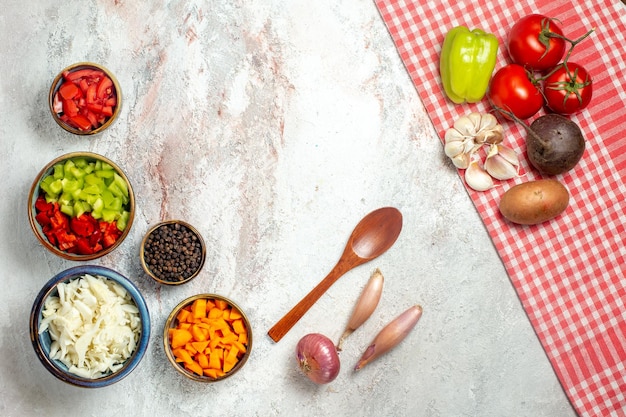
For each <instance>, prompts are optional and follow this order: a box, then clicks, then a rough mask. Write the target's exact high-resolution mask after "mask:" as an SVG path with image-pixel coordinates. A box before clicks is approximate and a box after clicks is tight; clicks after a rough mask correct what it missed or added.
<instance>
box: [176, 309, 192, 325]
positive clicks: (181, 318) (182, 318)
mask: <svg viewBox="0 0 626 417" xmlns="http://www.w3.org/2000/svg"><path fill="white" fill-rule="evenodd" d="M189 316H190V314H189V311H187V310H185V309H182V310H180V312H179V313H178V315H177V316H176V320H178V322H179V323H185V322H186V321H187V319H188V318H189Z"/></svg>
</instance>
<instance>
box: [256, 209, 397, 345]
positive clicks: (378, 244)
mask: <svg viewBox="0 0 626 417" xmlns="http://www.w3.org/2000/svg"><path fill="white" fill-rule="evenodd" d="M400 230H402V213H400V211H399V210H398V209H396V208H394V207H383V208H379V209H378V210H374V211H372V212H371V213H369V214H368V215H367V216H365V217H364V218H363V219H362V220H361V221H360V222H359V224H357V225H356V227H355V228H354V231H353V232H352V234H351V235H350V238H349V239H348V243H347V244H346V248H345V249H344V251H343V255H341V258H340V259H339V261H338V262H337V264H336V265H335V267H334V268H333V269H332V270H331V271H330V273H329V274H328V275H327V276H326V278H324V279H323V280H322V281H321V282H320V283H319V284H317V286H316V287H315V288H313V289H312V290H311V292H309V293H308V294H307V295H306V296H305V297H304V298H303V299H302V300H301V301H300V302H299V303H298V304H296V305H295V306H294V307H293V308H292V309H291V310H290V311H289V312H288V313H287V314H285V316H284V317H283V318H282V319H280V320H279V321H278V322H277V323H276V324H275V325H274V327H272V328H271V329H270V330H269V331H268V332H267V334H268V335H269V336H270V337H271V338H272V340H274V342H278V341H279V340H280V339H282V338H283V336H284V335H285V334H287V332H288V331H289V330H290V329H291V328H292V327H293V326H294V324H296V323H297V322H298V320H300V318H302V316H304V313H306V312H307V311H308V310H309V308H311V306H312V305H313V304H315V302H316V301H317V300H318V299H319V298H320V297H321V296H322V295H323V294H324V293H325V292H326V290H328V289H329V288H330V286H331V285H333V284H334V283H335V281H337V280H338V279H339V277H341V276H342V275H343V274H345V273H346V272H348V271H349V270H351V269H352V268H354V267H357V266H359V265H361V264H364V263H366V262H368V261H371V260H372V259H374V258H377V257H379V256H380V255H382V254H383V253H385V252H386V251H387V249H389V248H390V247H391V246H392V245H393V244H394V243H395V241H396V239H398V235H400Z"/></svg>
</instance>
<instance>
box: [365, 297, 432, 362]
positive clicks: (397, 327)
mask: <svg viewBox="0 0 626 417" xmlns="http://www.w3.org/2000/svg"><path fill="white" fill-rule="evenodd" d="M420 317H422V307H421V306H420V305H414V306H412V307H410V308H409V309H408V310H406V311H405V312H404V313H402V314H400V315H399V316H398V317H396V318H395V319H393V320H392V321H391V322H390V323H389V324H387V325H386V326H385V327H384V328H383V329H382V330H381V331H380V332H379V333H378V334H377V335H376V337H375V338H374V340H373V341H372V343H370V345H369V347H368V348H367V349H366V350H365V352H364V353H363V356H361V359H359V362H358V363H357V364H356V366H355V367H354V370H355V371H358V370H359V369H361V368H363V367H364V366H365V365H367V364H368V363H370V362H371V361H373V360H374V359H376V358H378V357H379V356H381V355H383V354H384V353H386V352H387V351H389V350H391V348H393V347H395V346H396V345H397V344H398V343H400V342H401V341H402V340H404V338H405V337H406V336H407V335H408V334H409V333H410V332H411V330H413V328H414V327H415V325H416V324H417V322H418V321H419V319H420Z"/></svg>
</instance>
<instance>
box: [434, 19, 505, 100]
mask: <svg viewBox="0 0 626 417" xmlns="http://www.w3.org/2000/svg"><path fill="white" fill-rule="evenodd" d="M497 54H498V39H497V38H496V37H495V35H493V34H491V33H487V32H485V31H483V30H481V29H474V30H472V31H470V30H469V29H468V28H466V27H465V26H457V27H455V28H453V29H451V30H450V31H449V32H448V34H447V35H446V37H445V39H444V41H443V46H442V48H441V57H440V61H439V72H440V74H441V81H442V83H443V88H444V90H445V92H446V95H447V96H448V98H449V99H450V100H452V101H453V102H454V103H457V104H459V103H463V102H468V103H476V102H478V101H480V100H482V98H483V97H484V96H485V93H486V92H487V87H488V86H489V80H490V79H491V73H492V72H493V69H494V67H495V66H496V55H497Z"/></svg>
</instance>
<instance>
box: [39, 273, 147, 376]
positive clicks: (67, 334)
mask: <svg viewBox="0 0 626 417" xmlns="http://www.w3.org/2000/svg"><path fill="white" fill-rule="evenodd" d="M57 287H58V291H59V294H58V296H50V297H48V298H47V299H46V301H45V303H44V308H43V311H42V316H43V317H42V320H41V323H40V325H39V333H40V334H41V333H43V332H45V331H46V330H48V332H49V333H50V338H51V339H52V343H51V346H50V357H51V358H52V359H58V360H59V361H61V362H62V363H64V364H65V365H66V366H67V367H68V369H69V371H70V372H71V373H73V374H75V375H78V376H80V377H83V378H90V379H95V378H100V377H102V376H104V375H106V374H108V373H110V372H115V371H117V370H119V369H120V368H121V367H122V366H124V362H125V361H126V359H128V358H129V357H130V356H131V355H132V353H133V352H134V350H135V348H136V346H137V343H138V342H139V335H140V333H141V321H140V318H139V310H138V309H137V306H136V305H135V303H134V302H133V300H132V298H131V296H130V294H128V291H126V289H125V288H124V287H122V286H121V285H120V284H118V283H117V282H115V281H112V280H109V279H107V278H105V277H101V276H92V275H88V274H86V275H83V276H82V277H79V278H77V279H74V280H72V281H70V282H68V283H61V284H59V285H58V286H57Z"/></svg>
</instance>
